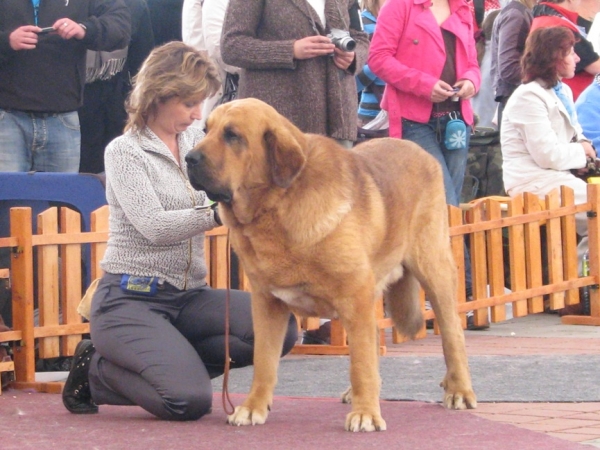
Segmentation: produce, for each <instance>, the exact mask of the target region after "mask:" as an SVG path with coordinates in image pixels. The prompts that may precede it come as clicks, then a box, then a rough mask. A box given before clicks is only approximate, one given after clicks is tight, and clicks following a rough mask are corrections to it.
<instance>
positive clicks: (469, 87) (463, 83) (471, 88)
mask: <svg viewBox="0 0 600 450" xmlns="http://www.w3.org/2000/svg"><path fill="white" fill-rule="evenodd" d="M454 87H458V88H460V90H459V91H458V92H457V93H456V95H457V96H458V97H459V98H464V99H465V100H466V99H469V98H471V97H473V96H474V95H475V94H476V93H477V92H475V85H474V84H473V82H472V81H471V80H458V81H457V82H456V83H455V84H454Z"/></svg>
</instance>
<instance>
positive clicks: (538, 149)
mask: <svg viewBox="0 0 600 450" xmlns="http://www.w3.org/2000/svg"><path fill="white" fill-rule="evenodd" d="M574 44H575V36H574V34H573V32H572V31H571V30H570V29H569V28H566V27H562V26H557V27H550V28H538V29H536V30H534V31H533V32H532V33H531V34H530V35H529V37H528V38H527V42H526V44H525V51H524V55H523V58H522V60H521V66H522V73H523V84H522V85H521V86H519V87H518V88H517V89H516V90H515V92H514V93H513V94H512V95H511V97H510V99H509V100H508V103H507V104H506V108H505V109H504V112H503V114H502V126H501V127H500V129H501V143H502V160H503V164H502V171H503V178H504V188H505V189H506V192H507V193H508V195H510V196H511V197H514V196H516V195H518V194H520V193H523V192H531V193H533V194H536V195H538V196H539V197H541V198H544V196H545V195H546V194H548V193H549V192H550V191H552V190H553V189H555V188H558V187H560V186H563V185H564V186H568V187H570V188H571V189H573V191H574V193H575V202H576V203H585V202H586V201H587V184H586V182H585V181H583V180H582V179H580V178H578V177H576V176H575V175H573V173H571V170H573V169H582V170H584V168H585V167H586V163H587V158H595V157H596V152H595V151H594V148H593V147H592V145H591V143H590V141H589V140H588V139H586V138H585V136H584V135H583V134H582V130H581V126H580V125H579V123H578V121H577V114H576V113H575V105H574V103H573V95H572V93H571V90H570V88H569V87H568V86H567V85H566V84H563V83H562V81H561V80H562V79H563V78H572V77H573V76H574V74H575V65H576V64H577V61H579V57H578V56H577V55H576V54H575V51H574V49H573V45H574ZM576 224H577V234H579V235H580V236H581V237H582V238H583V239H582V240H581V243H580V246H579V249H578V250H579V253H580V256H581V254H582V252H583V251H585V250H586V249H587V234H588V231H587V218H586V216H585V214H584V213H581V214H578V215H577V216H576Z"/></svg>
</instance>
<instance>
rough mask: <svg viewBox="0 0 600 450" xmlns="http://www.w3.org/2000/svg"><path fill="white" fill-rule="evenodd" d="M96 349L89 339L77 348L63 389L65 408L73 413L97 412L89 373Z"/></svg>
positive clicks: (80, 343)
mask: <svg viewBox="0 0 600 450" xmlns="http://www.w3.org/2000/svg"><path fill="white" fill-rule="evenodd" d="M95 351H96V349H95V348H94V345H93V344H92V341H90V340H89V339H84V340H82V341H81V342H79V344H77V347H76V348H75V355H73V362H72V363H71V371H70V372H69V377H68V378H67V381H66V382H65V387H64V388H63V391H62V400H63V404H64V405H65V408H67V409H68V410H69V411H71V412H72V413H73V414H96V413H97V412H98V406H97V405H96V404H95V403H94V400H92V393H91V392H90V384H89V381H88V373H89V370H90V360H91V359H92V355H93V354H94V352H95Z"/></svg>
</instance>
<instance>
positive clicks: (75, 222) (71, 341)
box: [60, 208, 83, 356]
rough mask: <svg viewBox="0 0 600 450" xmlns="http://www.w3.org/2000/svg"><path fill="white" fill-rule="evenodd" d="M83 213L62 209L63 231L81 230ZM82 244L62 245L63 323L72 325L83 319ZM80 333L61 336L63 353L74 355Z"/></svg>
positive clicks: (74, 231) (68, 232) (61, 222)
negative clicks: (80, 310)
mask: <svg viewBox="0 0 600 450" xmlns="http://www.w3.org/2000/svg"><path fill="white" fill-rule="evenodd" d="M81 223H82V222H81V215H80V214H79V213H77V212H75V211H73V210H72V209H69V208H61V209H60V225H61V233H64V234H70V233H79V232H81V231H82V230H81ZM81 264H82V258H81V245H79V244H65V245H63V246H61V286H62V292H61V312H62V323H63V324H64V325H72V324H78V323H81V321H82V319H81V316H80V315H79V313H78V312H77V306H78V305H79V302H80V301H81V298H82V296H83V294H82V289H83V280H82V275H83V274H82V270H81ZM81 337H82V336H81V335H80V334H71V335H68V336H64V337H63V338H61V344H62V354H63V355H65V356H72V355H73V354H75V347H76V346H77V344H78V343H79V341H80V340H81Z"/></svg>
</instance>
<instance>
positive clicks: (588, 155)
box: [580, 141, 598, 160]
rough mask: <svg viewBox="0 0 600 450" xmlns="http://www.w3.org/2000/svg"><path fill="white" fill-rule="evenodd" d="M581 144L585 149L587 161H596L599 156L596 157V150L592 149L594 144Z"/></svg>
mask: <svg viewBox="0 0 600 450" xmlns="http://www.w3.org/2000/svg"><path fill="white" fill-rule="evenodd" d="M580 144H581V146H582V147H583V151H584V152H585V157H586V159H587V158H592V159H593V160H596V158H597V157H598V156H597V155H596V150H594V147H592V144H590V143H589V142H587V141H582V142H580Z"/></svg>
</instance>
